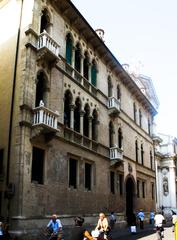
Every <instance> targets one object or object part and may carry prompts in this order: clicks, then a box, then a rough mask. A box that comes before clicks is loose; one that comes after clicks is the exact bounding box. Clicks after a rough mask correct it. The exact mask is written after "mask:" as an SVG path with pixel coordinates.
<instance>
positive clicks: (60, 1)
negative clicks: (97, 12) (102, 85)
mask: <svg viewBox="0 0 177 240" xmlns="http://www.w3.org/2000/svg"><path fill="white" fill-rule="evenodd" d="M51 3H52V4H53V5H54V7H55V8H57V10H58V11H59V12H60V14H61V15H62V16H63V18H64V19H66V21H67V22H68V23H69V25H70V26H71V27H73V28H74V29H75V30H77V31H78V33H79V35H80V36H81V37H82V38H83V39H84V40H85V41H86V43H87V44H88V45H91V47H92V48H93V50H94V51H96V52H97V53H98V55H99V57H100V58H101V59H103V60H104V62H105V64H106V66H107V67H108V68H110V69H111V70H112V71H114V73H115V74H116V75H117V76H118V77H119V78H120V80H121V81H122V82H123V83H124V84H125V85H127V86H128V88H129V90H130V91H131V92H132V94H134V95H135V96H136V98H137V99H138V100H139V101H141V102H142V104H143V105H144V107H145V108H146V109H147V110H148V111H149V112H150V113H151V114H152V115H153V116H155V115H156V114H157V110H156V108H155V107H154V106H153V105H152V103H151V102H150V101H149V100H148V98H147V97H146V96H145V95H144V94H143V93H142V92H141V90H140V89H139V88H138V86H137V85H136V83H135V82H134V81H133V80H132V78H131V77H130V76H129V74H128V73H127V72H126V71H125V70H124V68H123V67H122V65H121V64H120V63H119V61H118V60H117V59H116V57H115V56H114V55H113V54H112V52H111V51H110V50H109V48H108V47H107V46H106V45H105V43H104V42H103V41H102V40H101V39H100V37H99V36H98V35H97V33H96V32H95V31H94V29H93V28H92V27H91V26H90V24H89V23H88V22H87V20H86V19H85V18H84V17H83V16H82V14H81V13H80V12H79V11H78V9H77V8H76V7H75V5H74V4H73V3H72V2H71V1H70V0H51Z"/></svg>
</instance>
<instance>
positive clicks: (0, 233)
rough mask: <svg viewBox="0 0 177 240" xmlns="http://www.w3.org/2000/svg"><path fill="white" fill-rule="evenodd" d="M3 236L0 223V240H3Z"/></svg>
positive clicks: (0, 223)
mask: <svg viewBox="0 0 177 240" xmlns="http://www.w3.org/2000/svg"><path fill="white" fill-rule="evenodd" d="M3 235H4V232H3V224H2V222H0V240H2V239H3V237H4V236H3Z"/></svg>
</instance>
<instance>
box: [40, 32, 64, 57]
mask: <svg viewBox="0 0 177 240" xmlns="http://www.w3.org/2000/svg"><path fill="white" fill-rule="evenodd" d="M37 49H38V51H39V52H40V51H43V50H47V51H43V54H44V56H46V57H47V58H48V59H49V60H55V59H58V58H59V50H60V46H59V44H58V43H57V42H55V40H53V39H52V38H51V36H50V35H49V34H48V33H47V32H46V31H44V32H43V33H41V34H40V35H39V38H38V46H37ZM43 54H42V55H43Z"/></svg>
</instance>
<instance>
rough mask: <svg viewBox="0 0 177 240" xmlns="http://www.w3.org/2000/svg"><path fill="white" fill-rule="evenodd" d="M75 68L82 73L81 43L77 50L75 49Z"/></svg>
mask: <svg viewBox="0 0 177 240" xmlns="http://www.w3.org/2000/svg"><path fill="white" fill-rule="evenodd" d="M74 67H75V69H76V70H77V71H78V72H80V71H81V48H80V44H79V43H78V44H77V45H76V49H75V65H74Z"/></svg>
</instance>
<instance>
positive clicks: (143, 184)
mask: <svg viewBox="0 0 177 240" xmlns="http://www.w3.org/2000/svg"><path fill="white" fill-rule="evenodd" d="M142 196H143V198H145V182H142Z"/></svg>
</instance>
